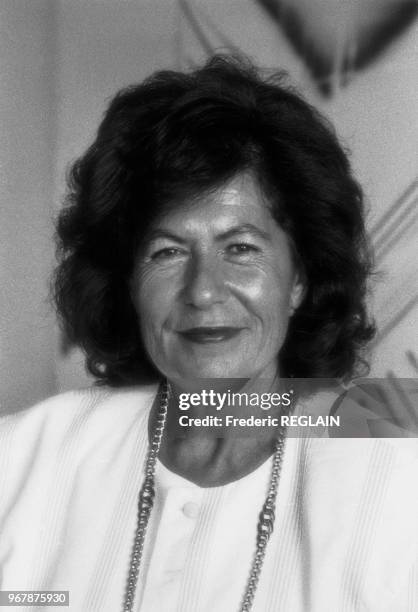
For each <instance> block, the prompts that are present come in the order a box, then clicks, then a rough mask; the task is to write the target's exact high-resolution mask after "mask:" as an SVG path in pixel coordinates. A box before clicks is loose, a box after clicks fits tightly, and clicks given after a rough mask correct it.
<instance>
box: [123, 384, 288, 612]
mask: <svg viewBox="0 0 418 612" xmlns="http://www.w3.org/2000/svg"><path fill="white" fill-rule="evenodd" d="M169 400H170V388H169V385H168V383H167V382H165V383H164V384H163V385H162V387H161V391H160V406H159V409H158V412H157V416H156V424H155V428H154V432H153V435H152V440H151V443H150V445H149V447H148V453H147V458H146V462H145V479H144V482H143V484H142V487H141V490H140V492H139V498H138V518H137V525H136V530H135V537H134V542H133V546H132V552H131V558H130V565H129V573H128V580H127V583H126V589H125V595H124V601H123V612H132V609H133V604H134V599H135V591H136V584H137V582H138V574H139V568H140V565H141V559H142V553H143V550H144V542H145V536H146V532H147V527H148V521H149V518H150V515H151V510H152V507H153V505H154V497H155V486H154V485H155V467H156V463H157V457H158V452H159V450H160V446H161V440H162V437H163V433H164V427H165V423H166V418H167V409H168V403H169ZM285 439H286V438H285V429H284V428H280V430H279V436H278V438H277V440H276V443H275V451H274V454H273V464H272V470H271V475H270V483H269V488H268V492H267V496H266V499H265V501H264V504H263V507H262V509H261V512H260V515H259V519H258V524H257V540H256V549H255V554H254V558H253V560H252V564H251V571H250V576H249V578H248V581H247V584H246V587H245V591H244V596H243V598H242V602H241V606H240V608H239V612H250V610H251V608H252V604H253V601H254V596H255V592H256V590H257V585H258V581H259V579H260V573H261V569H262V567H263V562H264V557H265V554H266V548H267V543H268V541H269V538H270V536H271V534H272V533H273V527H274V519H275V515H274V511H275V508H276V497H277V489H278V485H279V477H280V471H281V466H282V461H283V452H284V444H285Z"/></svg>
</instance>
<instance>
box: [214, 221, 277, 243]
mask: <svg viewBox="0 0 418 612" xmlns="http://www.w3.org/2000/svg"><path fill="white" fill-rule="evenodd" d="M240 234H252V235H253V236H256V237H258V238H261V239H262V240H267V241H270V240H271V236H270V234H269V233H268V232H266V231H264V230H262V229H260V228H259V227H257V226H256V225H253V224H252V223H242V224H240V225H235V226H234V227H231V228H230V229H229V230H227V231H226V232H222V233H221V234H218V235H217V236H216V240H228V238H233V237H234V236H237V235H240Z"/></svg>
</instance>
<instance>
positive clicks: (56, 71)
mask: <svg viewBox="0 0 418 612" xmlns="http://www.w3.org/2000/svg"><path fill="white" fill-rule="evenodd" d="M193 5H194V6H195V7H196V8H197V9H198V10H199V11H204V13H202V14H205V15H206V16H208V17H209V18H210V20H211V21H212V22H213V23H215V24H216V25H217V26H219V28H220V29H222V31H224V32H226V33H227V35H228V37H229V38H230V39H231V40H232V41H233V43H234V44H235V45H236V46H237V47H239V48H241V49H242V50H244V51H245V52H246V53H247V54H248V55H250V56H251V57H253V58H254V59H255V60H256V61H257V62H258V63H260V64H262V65H266V66H270V67H282V68H285V69H287V70H288V71H289V72H290V74H291V76H292V80H293V81H294V82H295V83H296V84H297V85H298V86H299V88H300V89H301V90H302V91H303V92H304V93H305V95H306V96H307V97H308V98H309V99H310V100H311V101H312V102H314V103H315V104H317V105H318V106H320V107H321V109H322V110H323V111H324V112H325V113H326V114H327V115H328V116H329V117H330V118H331V119H332V121H333V122H334V123H335V125H336V127H337V130H338V133H339V134H340V136H341V137H342V138H343V140H344V142H345V143H346V144H347V145H348V146H349V147H350V148H351V149H352V151H353V158H352V160H353V164H354V167H355V169H356V172H357V174H358V177H359V179H360V180H361V181H362V183H363V185H364V188H365V192H366V196H367V199H368V202H369V207H370V216H369V222H370V224H373V222H375V221H376V220H377V219H379V218H380V216H381V215H382V214H383V213H384V212H385V211H386V210H387V209H388V207H389V206H390V205H391V203H392V202H393V201H394V200H395V199H396V198H397V197H399V195H400V194H401V193H402V191H403V190H404V188H405V187H406V186H407V185H408V184H409V183H411V182H412V181H413V180H414V178H415V177H416V175H417V163H416V160H417V148H418V147H417V144H418V108H417V104H416V99H417V89H418V86H417V84H418V78H417V77H418V63H417V61H416V57H417V46H418V42H417V41H418V22H417V23H415V24H414V25H413V27H411V28H410V29H409V30H408V31H407V32H406V33H405V34H404V35H403V36H402V37H401V38H399V39H397V40H396V41H395V42H394V43H393V44H392V45H391V46H390V47H389V48H388V50H387V52H386V53H385V54H384V55H383V56H382V57H381V58H380V60H379V61H378V62H376V63H375V64H373V65H372V66H371V67H370V68H369V69H367V70H365V71H364V72H362V73H359V74H357V75H356V76H355V77H354V79H353V81H352V82H351V84H350V85H349V86H348V87H347V88H345V89H343V90H341V91H339V92H338V94H337V95H336V96H335V97H334V98H332V99H330V100H328V101H324V100H323V99H321V98H320V97H319V95H318V94H317V92H316V90H315V87H314V86H313V84H312V82H311V80H310V77H309V75H308V73H307V71H306V69H305V67H304V66H303V64H302V62H301V61H300V60H299V59H298V58H297V57H296V56H295V55H294V53H293V51H292V49H291V48H290V47H289V45H288V43H287V41H286V39H285V38H284V36H283V35H282V34H281V33H280V31H279V30H278V28H277V26H275V25H274V24H273V23H272V22H271V21H270V20H269V19H268V18H267V16H266V15H265V13H264V12H263V11H261V9H260V8H259V7H257V5H256V4H255V3H254V2H253V1H252V0H228V1H227V2H226V1H225V0H206V1H204V0H195V1H194V2H193ZM0 9H1V10H0V19H1V25H0V28H1V42H0V58H1V60H0V61H1V82H2V94H1V96H2V102H1V107H0V108H1V110H0V113H1V115H0V118H1V126H2V127H1V129H2V134H3V132H4V136H3V138H2V139H1V143H0V151H1V159H2V183H1V185H2V207H1V217H2V221H1V227H0V232H1V234H0V236H1V244H0V279H1V286H2V296H1V305H0V386H1V390H2V399H1V402H2V409H3V410H15V409H17V408H19V407H21V406H23V405H25V404H27V403H30V402H33V401H36V400H37V399H39V398H40V397H42V396H47V395H48V394H51V392H54V391H58V390H61V389H67V388H71V387H78V386H82V385H84V384H86V382H88V378H87V377H86V375H85V373H84V371H83V366H82V356H81V355H80V354H79V353H78V352H77V351H73V352H72V353H71V354H70V355H69V356H68V357H66V358H63V357H60V356H59V355H58V351H57V335H56V333H55V332H54V327H53V319H52V315H51V313H50V312H49V311H48V308H47V307H46V305H45V298H46V295H47V292H46V279H47V276H48V274H49V273H50V270H51V261H52V253H53V249H52V246H51V241H50V232H51V222H50V217H51V213H52V211H53V209H54V207H55V208H56V207H58V206H59V203H60V201H61V200H62V196H63V193H64V177H65V170H66V168H67V167H68V164H69V162H70V161H71V160H73V159H74V158H75V157H76V156H77V155H79V154H80V153H81V152H82V151H83V149H84V148H85V147H86V145H87V144H88V143H89V142H90V141H91V138H92V137H93V134H94V131H95V129H96V127H97V124H98V122H99V120H100V117H101V115H102V113H103V111H104V109H105V106H106V102H107V101H108V100H109V98H110V97H111V96H112V95H113V94H114V93H115V92H116V90H117V89H119V88H120V87H122V86H124V85H127V84H129V83H131V82H135V81H140V80H141V79H143V78H144V77H145V76H147V75H148V74H149V73H150V72H152V71H153V70H156V69H159V68H166V67H173V68H176V67H180V66H181V65H184V64H185V62H186V61H187V60H188V59H192V60H198V59H203V58H204V56H205V54H204V52H203V51H202V48H201V46H200V45H199V43H198V41H197V39H196V36H195V35H194V33H193V31H192V30H191V29H190V26H189V25H188V24H187V21H185V20H184V18H182V16H181V12H180V10H179V8H178V3H177V2H176V0H55V1H54V0H49V1H48V0H0ZM212 42H213V44H217V41H216V40H213V41H212ZM3 219H4V220H3ZM412 229H413V228H412ZM414 240H415V234H414V233H413V232H412V230H411V232H410V234H407V235H406V236H405V237H404V239H403V241H402V243H401V244H400V245H399V248H397V250H396V251H395V252H394V253H392V254H391V255H389V256H387V257H386V258H385V259H383V260H382V261H381V262H380V268H381V270H383V271H384V272H385V276H383V277H382V280H381V281H379V283H378V284H377V285H376V287H375V298H374V309H375V313H376V316H377V319H378V322H379V324H380V326H381V327H384V325H385V324H386V323H387V322H388V321H389V319H390V318H391V316H392V315H393V314H395V313H396V312H397V310H398V309H399V307H400V305H401V304H402V303H404V301H405V299H406V297H407V296H408V295H410V296H411V297H412V295H413V291H414V289H415V286H416V279H417V272H416V264H415V260H416V259H417V257H416V246H415V243H414ZM417 318H418V317H417V310H416V309H415V311H412V312H411V313H410V314H409V315H408V316H407V317H406V318H405V319H404V320H403V322H402V323H401V324H400V325H398V326H397V327H396V329H395V330H393V331H392V332H391V333H390V334H389V335H388V336H387V337H386V338H385V340H384V341H383V342H381V343H380V345H379V346H378V347H377V349H376V351H375V354H374V357H373V370H372V373H373V374H375V375H384V374H385V373H387V371H388V370H392V371H394V372H395V373H396V374H397V375H398V376H412V375H416V372H415V371H414V369H413V368H412V366H411V365H410V363H409V362H408V361H407V359H406V357H405V351H406V350H407V349H415V347H416V337H417V333H416V330H417V329H418V325H417V324H418V321H417Z"/></svg>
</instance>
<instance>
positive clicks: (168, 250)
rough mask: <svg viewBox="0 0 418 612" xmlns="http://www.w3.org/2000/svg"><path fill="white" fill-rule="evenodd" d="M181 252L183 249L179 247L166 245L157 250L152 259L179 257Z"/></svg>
mask: <svg viewBox="0 0 418 612" xmlns="http://www.w3.org/2000/svg"><path fill="white" fill-rule="evenodd" d="M181 254H182V251H181V249H179V248H177V247H165V248H164V249H159V250H158V251H155V253H152V255H151V259H152V260H157V259H161V260H162V259H172V258H174V257H178V256H179V255H181Z"/></svg>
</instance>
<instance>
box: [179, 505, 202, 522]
mask: <svg viewBox="0 0 418 612" xmlns="http://www.w3.org/2000/svg"><path fill="white" fill-rule="evenodd" d="M182 510H183V514H184V515H185V516H187V518H190V519H195V518H196V517H197V515H198V514H199V506H198V505H197V504H195V503H194V502H187V504H184V506H183V508H182Z"/></svg>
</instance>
